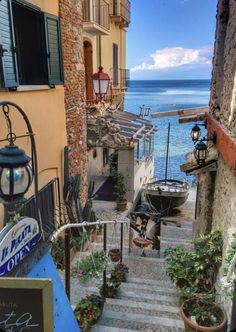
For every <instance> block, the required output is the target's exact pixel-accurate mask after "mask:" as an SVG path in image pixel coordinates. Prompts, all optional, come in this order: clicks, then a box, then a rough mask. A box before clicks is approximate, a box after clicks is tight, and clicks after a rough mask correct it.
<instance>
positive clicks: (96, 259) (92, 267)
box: [72, 251, 108, 283]
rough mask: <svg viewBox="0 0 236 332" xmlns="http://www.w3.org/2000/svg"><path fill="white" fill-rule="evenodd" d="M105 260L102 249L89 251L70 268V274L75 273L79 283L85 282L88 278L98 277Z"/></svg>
mask: <svg viewBox="0 0 236 332" xmlns="http://www.w3.org/2000/svg"><path fill="white" fill-rule="evenodd" d="M107 261H108V259H107V256H106V254H105V252H104V251H97V252H94V253H91V254H90V255H89V256H88V257H86V258H83V259H81V260H80V261H79V262H78V263H77V264H76V265H75V266H74V267H73V268H72V274H73V275H76V276H77V278H78V279H79V280H80V282H81V283H86V282H88V280H89V279H90V278H99V276H100V274H99V273H100V272H102V271H103V270H104V269H105V268H106V265H107Z"/></svg>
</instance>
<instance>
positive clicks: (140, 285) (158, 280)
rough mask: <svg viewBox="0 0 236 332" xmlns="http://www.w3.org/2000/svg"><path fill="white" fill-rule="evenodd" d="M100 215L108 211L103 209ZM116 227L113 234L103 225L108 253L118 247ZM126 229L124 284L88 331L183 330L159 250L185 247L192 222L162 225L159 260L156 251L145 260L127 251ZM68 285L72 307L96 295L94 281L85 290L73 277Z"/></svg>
mask: <svg viewBox="0 0 236 332" xmlns="http://www.w3.org/2000/svg"><path fill="white" fill-rule="evenodd" d="M103 213H108V212H107V210H104V212H103ZM113 213H114V212H113ZM102 217H103V219H104V220H112V219H113V218H111V216H110V218H109V216H107V215H105V216H104V215H103V216H102ZM116 217H117V216H116ZM118 217H119V219H120V220H122V219H123V220H124V218H125V217H126V216H125V215H122V214H121V215H119V216H118ZM100 218H101V217H100ZM108 218H109V219H108ZM114 219H115V218H114ZM116 220H117V218H116ZM119 227H120V224H117V226H116V231H115V234H114V227H113V225H108V226H107V243H108V245H107V249H108V250H109V248H111V247H117V246H119V243H120V231H119ZM128 230H129V228H128V227H126V226H124V256H123V261H124V263H126V264H127V265H128V266H129V271H130V272H129V277H128V281H127V282H126V283H122V285H121V287H120V290H119V292H118V296H117V298H115V299H106V302H105V306H104V310H103V315H102V317H101V319H100V320H99V322H98V323H97V324H96V325H94V326H93V327H92V329H91V331H92V332H106V331H107V332H123V331H124V332H135V331H145V332H152V331H156V332H159V331H160V332H164V331H166V332H168V331H171V332H177V331H184V324H183V321H182V320H181V318H180V315H179V297H178V293H177V290H176V288H175V287H174V286H173V284H171V282H170V281H169V280H168V277H167V276H166V266H165V260H164V259H163V250H164V249H165V248H167V247H175V246H183V247H185V248H189V247H190V240H191V238H192V222H189V221H185V222H184V223H183V224H182V226H181V227H176V224H172V223H168V222H167V223H166V225H162V227H161V251H160V257H159V253H158V252H157V251H156V250H147V251H146V257H142V256H141V251H142V250H141V249H140V248H135V247H132V248H131V250H129V249H130V248H129V237H130V234H129V231H128ZM102 241H103V237H102V236H98V237H97V240H96V242H95V243H92V245H91V250H92V251H97V250H102V249H103V244H102ZM129 251H130V252H129ZM112 264H114V263H109V265H110V268H112ZM108 269H109V268H108ZM71 283H72V290H73V291H72V292H71V293H72V294H71V303H72V305H75V304H76V303H77V301H78V298H79V297H81V296H85V295H86V294H91V293H95V294H98V287H97V286H96V285H95V284H94V281H92V282H91V283H90V284H89V285H88V286H87V287H80V286H79V287H78V281H77V280H75V279H73V278H72V280H71ZM100 283H101V281H100Z"/></svg>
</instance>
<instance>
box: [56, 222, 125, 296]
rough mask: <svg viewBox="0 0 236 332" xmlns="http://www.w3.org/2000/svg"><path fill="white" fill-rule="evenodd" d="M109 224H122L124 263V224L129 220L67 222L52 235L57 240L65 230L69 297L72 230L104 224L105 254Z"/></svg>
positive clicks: (68, 292)
mask: <svg viewBox="0 0 236 332" xmlns="http://www.w3.org/2000/svg"><path fill="white" fill-rule="evenodd" d="M108 224H113V225H115V224H120V225H121V227H120V253H121V257H120V263H122V260H123V245H124V243H123V235H124V224H128V221H127V220H116V221H115V220H107V221H105V220H97V221H95V222H87V221H84V222H82V223H74V224H66V225H63V226H61V227H60V228H59V229H57V230H56V231H55V232H54V233H53V234H52V235H51V242H55V241H56V239H57V238H58V236H59V235H60V234H61V233H63V232H65V238H64V241H65V289H66V293H67V296H68V298H69V299H70V271H71V267H70V263H71V260H70V236H71V233H70V230H71V229H72V228H86V227H89V226H95V225H98V226H101V225H103V251H104V252H105V254H106V253H107V225H108ZM106 278H107V276H106V269H104V271H103V285H105V284H106Z"/></svg>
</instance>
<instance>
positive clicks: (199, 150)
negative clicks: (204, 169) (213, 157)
mask: <svg viewBox="0 0 236 332" xmlns="http://www.w3.org/2000/svg"><path fill="white" fill-rule="evenodd" d="M206 156H207V145H206V144H205V143H204V142H203V141H199V142H198V143H197V144H196V146H195V150H194V157H195V159H196V161H197V163H198V164H199V165H202V164H204V163H205V160H206Z"/></svg>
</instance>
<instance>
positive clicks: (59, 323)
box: [27, 253, 80, 332]
mask: <svg viewBox="0 0 236 332" xmlns="http://www.w3.org/2000/svg"><path fill="white" fill-rule="evenodd" d="M27 277H29V278H51V279H52V282H53V311H54V331H53V332H62V331H68V332H80V328H79V325H78V323H77V321H76V319H75V316H74V313H73V311H72V308H71V304H70V302H69V300H68V297H67V295H66V292H65V289H64V286H63V284H62V282H61V279H60V276H59V274H58V272H57V269H56V267H55V264H54V262H53V259H52V257H51V255H50V253H46V255H44V256H43V257H42V258H41V260H40V261H39V262H38V263H37V264H36V265H35V266H34V267H33V269H32V270H31V272H30V273H29V274H28V275H27Z"/></svg>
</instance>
